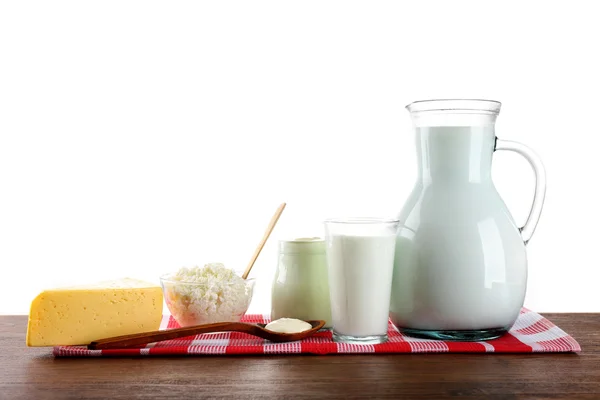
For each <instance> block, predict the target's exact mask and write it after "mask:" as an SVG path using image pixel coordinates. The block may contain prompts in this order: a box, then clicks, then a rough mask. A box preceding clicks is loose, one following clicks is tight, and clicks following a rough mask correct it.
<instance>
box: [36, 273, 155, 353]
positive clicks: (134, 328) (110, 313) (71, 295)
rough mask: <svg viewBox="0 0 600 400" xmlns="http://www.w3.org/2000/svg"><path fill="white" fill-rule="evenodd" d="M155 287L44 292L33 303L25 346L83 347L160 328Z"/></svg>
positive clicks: (122, 283) (111, 284)
mask: <svg viewBox="0 0 600 400" xmlns="http://www.w3.org/2000/svg"><path fill="white" fill-rule="evenodd" d="M162 307H163V295H162V290H161V288H160V287H159V286H157V285H153V284H152V283H147V282H143V281H139V280H136V279H129V278H126V279H121V280H115V281H107V282H100V283H98V284H95V285H86V286H74V287H68V288H63V289H54V290H46V291H44V292H42V293H40V294H39V295H38V296H37V297H36V298H35V299H34V300H33V302H32V303H31V311H30V312H29V322H28V324H27V346H58V345H85V344H88V343H90V342H91V341H94V340H97V339H102V338H107V337H112V336H119V335H129V334H133V333H140V332H146V331H152V330H156V329H158V328H159V325H160V321H161V318H162Z"/></svg>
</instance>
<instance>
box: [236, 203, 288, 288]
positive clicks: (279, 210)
mask: <svg viewBox="0 0 600 400" xmlns="http://www.w3.org/2000/svg"><path fill="white" fill-rule="evenodd" d="M284 208H285V203H281V205H280V206H279V207H277V211H275V214H274V215H273V217H272V218H271V221H270V222H269V226H267V230H266V231H265V234H264V236H263V238H262V240H261V241H260V243H259V244H258V246H257V247H256V250H254V254H253V255H252V258H251V259H250V262H249V263H248V266H247V267H246V270H245V271H244V273H243V274H242V278H243V279H246V278H248V274H249V273H250V270H251V269H252V267H253V266H254V263H255V262H256V259H257V258H258V256H259V254H260V252H261V251H262V249H263V247H265V243H267V239H269V236H271V232H273V228H275V224H276V223H277V221H279V217H280V216H281V213H282V212H283V209H284Z"/></svg>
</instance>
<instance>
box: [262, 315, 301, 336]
mask: <svg viewBox="0 0 600 400" xmlns="http://www.w3.org/2000/svg"><path fill="white" fill-rule="evenodd" d="M265 329H268V330H270V331H272V332H278V333H300V332H304V331H308V330H309V329H312V325H311V324H309V323H308V322H306V321H302V320H299V319H295V318H279V319H276V320H275V321H271V322H269V323H268V324H267V325H266V326H265Z"/></svg>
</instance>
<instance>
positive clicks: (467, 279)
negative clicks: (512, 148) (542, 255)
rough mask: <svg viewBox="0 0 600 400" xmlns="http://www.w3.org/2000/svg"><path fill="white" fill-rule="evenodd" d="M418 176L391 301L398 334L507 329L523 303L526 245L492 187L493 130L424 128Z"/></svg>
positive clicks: (405, 216) (404, 218) (405, 214)
mask: <svg viewBox="0 0 600 400" xmlns="http://www.w3.org/2000/svg"><path fill="white" fill-rule="evenodd" d="M416 132H417V144H418V146H417V156H418V160H419V178H418V180H417V183H416V185H415V188H414V190H413V192H412V194H411V195H410V197H409V198H408V200H407V202H406V203H405V206H404V208H403V210H402V212H401V213H400V216H399V220H400V225H401V228H400V229H399V232H398V242H397V244H396V259H395V267H394V282H393V290H392V300H391V315H390V316H391V318H392V322H393V323H394V324H395V325H396V326H397V327H398V328H400V329H412V330H423V331H470V330H472V331H480V330H494V329H508V328H510V326H511V325H512V324H513V323H514V322H515V320H516V319H517V317H518V315H519V311H520V310H521V307H522V306H523V301H524V298H525V290H526V285H527V257H526V254H525V244H524V242H523V238H522V237H521V234H520V232H519V229H518V228H517V226H516V224H515V222H514V220H513V218H512V217H511V215H510V212H509V210H508V209H507V207H506V205H505V204H504V202H503V201H502V199H501V198H500V196H499V195H498V192H497V191H496V188H495V187H494V184H493V181H492V177H491V168H492V154H493V149H494V144H495V140H496V137H495V134H494V130H493V126H487V127H477V126H476V127H468V126H467V127H456V126H451V127H446V126H444V127H420V128H416Z"/></svg>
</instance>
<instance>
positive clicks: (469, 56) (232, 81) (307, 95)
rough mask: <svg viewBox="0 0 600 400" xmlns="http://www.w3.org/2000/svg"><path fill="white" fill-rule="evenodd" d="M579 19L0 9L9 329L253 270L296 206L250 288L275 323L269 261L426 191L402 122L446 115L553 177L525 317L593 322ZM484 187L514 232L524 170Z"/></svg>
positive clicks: (592, 209)
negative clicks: (307, 238)
mask: <svg viewBox="0 0 600 400" xmlns="http://www.w3.org/2000/svg"><path fill="white" fill-rule="evenodd" d="M557 4H558V5H557ZM583 4H585V3H584V2H561V3H554V2H548V1H543V2H542V1H528V2H518V5H517V2H515V4H514V5H510V3H509V2H485V1H473V2H465V1H453V2H431V1H413V2H392V1H388V2H386V1H364V2H354V1H295V2H287V1H269V2H265V1H241V2H234V1H215V2H160V3H159V2H154V1H144V2H128V1H121V0H119V1H101V2H81V1H72V2H65V1H52V2H45V1H44V2H39V3H37V2H29V1H13V2H2V3H0V135H1V136H0V269H1V276H2V290H0V314H12V313H19V314H25V313H27V312H28V307H29V302H30V301H31V300H32V299H33V297H34V296H35V295H36V294H37V293H38V292H39V291H41V290H43V289H44V288H51V287H54V286H59V285H66V284H75V283H83V282H89V281H96V280H100V279H111V278H118V277H122V276H130V277H136V278H140V279H146V280H151V281H154V282H158V279H157V278H158V276H159V275H160V274H162V273H164V272H168V271H172V270H175V269H177V268H179V267H181V266H184V265H187V266H190V265H194V264H203V263H206V262H209V261H222V262H225V263H226V265H228V266H230V267H234V268H237V269H243V268H244V267H245V265H246V263H247V261H248V259H249V258H250V256H251V254H252V252H253V250H254V247H255V246H256V244H257V243H258V241H259V240H260V238H261V236H262V234H263V231H264V229H265V227H266V225H267V222H268V220H269V218H270V217H271V215H272V213H273V212H274V210H275V208H276V207H277V205H278V204H279V203H280V202H282V201H286V202H287V203H288V207H287V209H286V211H285V212H284V214H283V216H282V218H281V220H280V223H279V224H278V226H277V228H276V230H275V232H274V234H273V236H272V238H271V240H270V242H269V243H268V244H267V246H266V248H265V250H264V252H263V254H262V255H261V257H260V258H259V261H258V262H257V264H256V266H255V269H254V270H253V275H254V276H256V277H258V278H259V279H260V282H259V284H258V286H257V289H256V293H255V298H254V301H253V304H252V306H251V311H267V312H268V310H269V302H270V280H271V277H272V276H273V273H274V268H275V265H276V261H277V255H276V251H277V250H276V244H277V240H278V239H280V238H283V237H290V236H303V235H321V234H322V230H321V229H322V228H321V223H320V221H321V220H322V219H324V218H326V217H329V216H340V215H346V216H355V215H381V216H386V215H391V216H393V215H395V214H396V213H397V212H398V211H399V210H400V208H401V206H402V204H403V203H404V199H405V198H406V196H407V195H408V193H409V191H410V190H411V187H412V184H413V182H414V180H415V173H416V169H415V151H414V143H413V137H412V133H411V123H410V118H409V115H408V113H407V111H406V110H405V109H404V108H403V107H404V106H405V105H406V104H408V103H409V102H411V101H414V100H419V99H428V98H457V97H458V98H461V97H463V98H489V99H495V100H500V101H502V102H503V108H502V112H501V114H500V117H499V119H498V123H497V134H498V136H499V137H500V138H503V139H512V140H518V141H522V142H524V143H525V144H528V145H529V146H531V147H532V148H534V149H535V150H536V151H537V153H538V154H539V155H540V156H541V158H542V159H543V160H544V163H545V165H546V169H547V175H548V191H547V201H546V204H545V208H544V212H543V214H542V218H541V221H540V224H539V225H538V229H537V231H536V233H535V235H534V237H533V239H532V241H531V242H530V244H529V246H528V256H529V264H530V267H529V286H528V293H527V299H526V306H528V307H530V308H532V309H535V310H537V311H600V298H599V296H598V295H597V294H596V291H597V287H598V278H600V274H599V272H598V271H599V263H598V249H599V248H600V243H599V237H598V234H597V227H598V222H599V211H598V210H599V204H600V196H599V195H598V190H597V185H598V172H599V170H600V168H599V166H600V156H599V155H598V148H599V146H600V141H599V139H598V137H599V136H600V132H598V123H597V119H598V117H597V116H598V113H599V112H600V104H599V102H598V98H599V97H598V93H599V92H600V78H599V75H600V72H599V71H600V63H599V61H598V57H597V55H598V38H600V24H598V20H597V13H594V12H593V9H591V8H588V7H585V6H583ZM587 4H590V5H591V4H593V2H589V3H587ZM493 176H494V180H495V182H496V185H497V187H498V190H499V191H500V193H501V194H502V196H503V198H504V200H505V201H506V203H507V204H508V206H509V208H510V209H511V210H512V212H513V215H514V217H515V219H516V220H517V221H518V222H520V223H522V222H523V221H524V220H525V218H526V216H527V213H528V210H529V207H530V204H531V199H532V195H533V174H532V172H531V169H530V168H529V166H528V164H527V163H526V162H525V161H524V159H521V158H519V156H518V155H514V154H511V153H497V154H495V155H494V166H493Z"/></svg>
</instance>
